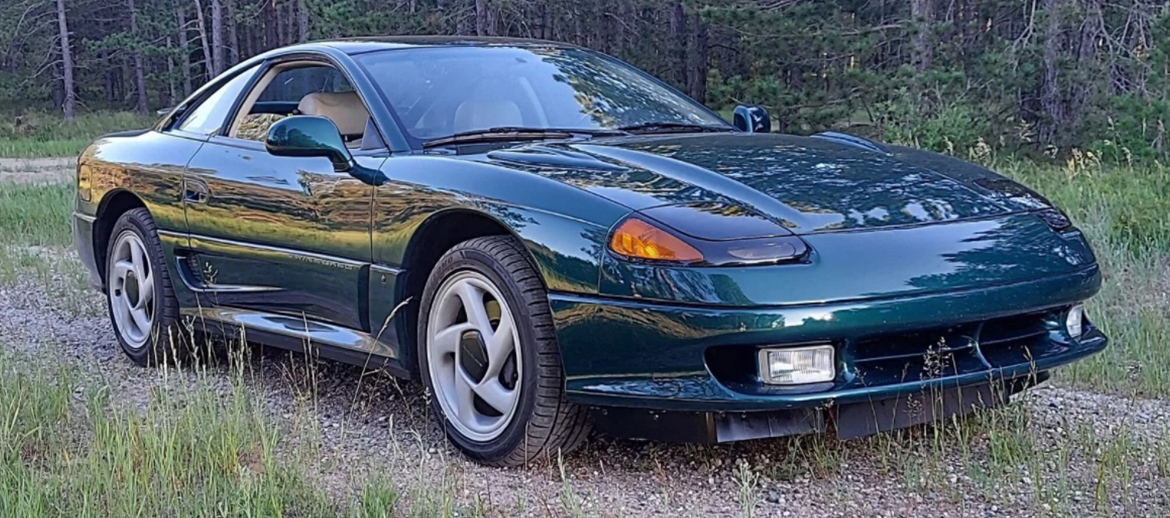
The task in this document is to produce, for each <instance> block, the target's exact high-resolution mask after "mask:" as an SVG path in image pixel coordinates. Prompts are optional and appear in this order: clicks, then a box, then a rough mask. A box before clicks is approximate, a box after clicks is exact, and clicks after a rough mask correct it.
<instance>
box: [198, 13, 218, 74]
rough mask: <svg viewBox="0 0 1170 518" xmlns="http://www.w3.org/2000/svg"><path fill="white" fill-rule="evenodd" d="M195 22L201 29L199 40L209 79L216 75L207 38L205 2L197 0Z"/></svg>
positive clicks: (204, 66)
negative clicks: (204, 20) (204, 13)
mask: <svg viewBox="0 0 1170 518" xmlns="http://www.w3.org/2000/svg"><path fill="white" fill-rule="evenodd" d="M195 23H196V25H198V27H196V28H197V29H199V42H200V43H202V44H203V68H204V70H207V79H208V80H210V79H211V78H212V77H215V71H214V70H213V69H212V65H211V45H210V44H209V41H208V39H207V24H205V23H203V3H202V2H200V1H199V0H195Z"/></svg>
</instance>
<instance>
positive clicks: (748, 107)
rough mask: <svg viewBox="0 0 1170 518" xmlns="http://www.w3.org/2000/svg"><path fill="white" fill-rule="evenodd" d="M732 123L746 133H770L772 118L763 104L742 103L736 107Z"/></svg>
mask: <svg viewBox="0 0 1170 518" xmlns="http://www.w3.org/2000/svg"><path fill="white" fill-rule="evenodd" d="M733 117H734V120H733V121H732V124H734V125H735V127H736V128H737V129H739V130H740V131H742V132H744V133H770V132H771V131H772V118H771V117H769V116H768V110H766V109H764V107H763V106H758V105H754V104H741V105H739V106H736V107H735V112H734V114H733Z"/></svg>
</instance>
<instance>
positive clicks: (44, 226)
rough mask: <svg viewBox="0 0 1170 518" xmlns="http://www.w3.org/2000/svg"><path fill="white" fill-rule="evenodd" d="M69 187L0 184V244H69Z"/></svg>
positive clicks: (70, 233)
mask: <svg viewBox="0 0 1170 518" xmlns="http://www.w3.org/2000/svg"><path fill="white" fill-rule="evenodd" d="M72 207H73V186H71V185H61V184H55V185H49V186H38V185H20V184H13V183H7V182H2V181H0V244H3V245H31V246H54V245H59V246H65V245H68V244H71V243H73V233H72V230H71V229H70V228H69V214H70V213H71V212H72Z"/></svg>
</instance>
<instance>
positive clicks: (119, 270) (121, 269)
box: [113, 261, 134, 279]
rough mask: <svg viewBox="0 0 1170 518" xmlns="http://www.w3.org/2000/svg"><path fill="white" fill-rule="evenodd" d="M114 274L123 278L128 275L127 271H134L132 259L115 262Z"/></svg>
mask: <svg viewBox="0 0 1170 518" xmlns="http://www.w3.org/2000/svg"><path fill="white" fill-rule="evenodd" d="M113 270H114V276H115V277H117V278H119V279H121V278H124V277H126V274H127V273H130V272H133V271H134V264H132V263H131V262H130V261H118V262H116V263H114V268H113Z"/></svg>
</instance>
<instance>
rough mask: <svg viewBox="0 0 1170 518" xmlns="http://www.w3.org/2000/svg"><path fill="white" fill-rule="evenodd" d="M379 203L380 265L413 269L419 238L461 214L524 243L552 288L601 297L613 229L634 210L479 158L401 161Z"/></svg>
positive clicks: (389, 173)
mask: <svg viewBox="0 0 1170 518" xmlns="http://www.w3.org/2000/svg"><path fill="white" fill-rule="evenodd" d="M382 172H383V174H385V175H386V177H387V178H388V181H387V182H386V183H385V184H384V185H381V186H379V187H378V188H377V193H376V195H375V200H374V215H375V216H374V236H373V247H374V250H373V252H374V262H375V263H377V264H385V265H389V266H393V267H405V266H406V265H407V262H408V254H409V253H410V248H411V247H412V246H414V244H415V239H416V237H417V236H419V235H429V234H426V233H423V234H420V232H421V231H424V230H425V229H426V228H427V226H428V225H429V224H430V223H432V222H434V221H435V220H437V219H439V218H442V217H443V216H444V215H448V214H451V213H454V212H462V213H466V214H474V215H478V216H481V217H483V218H487V219H490V220H491V221H494V222H495V223H496V224H497V225H498V226H500V227H503V228H505V229H507V230H508V232H510V233H511V234H512V235H514V236H516V237H517V238H518V239H520V241H522V242H523V243H524V245H525V247H527V249H528V251H529V252H530V253H531V256H532V259H533V261H534V262H535V263H536V267H537V269H538V270H539V271H540V273H541V275H542V277H543V278H544V282H545V285H546V286H547V287H548V289H550V290H552V291H562V292H571V293H586V294H595V293H597V289H598V277H599V272H600V260H601V255H602V250H603V246H604V243H605V238H606V234H607V233H608V231H609V229H610V227H611V226H612V225H613V224H614V223H615V222H617V221H618V220H619V219H621V218H622V217H624V216H625V215H626V214H628V213H629V209H628V208H626V207H624V206H621V205H619V204H616V203H614V202H611V201H609V200H606V199H604V198H602V197H600V196H597V195H595V194H592V193H589V192H586V191H584V190H581V189H578V188H576V187H572V186H569V185H566V184H563V183H561V182H558V181H556V180H552V179H550V178H547V177H544V176H541V175H536V174H532V173H528V172H524V171H520V170H515V169H510V168H506V167H500V166H496V165H492V164H487V163H483V162H477V161H474V160H464V159H451V158H444V157H433V156H408V157H394V158H391V159H389V160H387V161H386V164H384V165H383V169H382Z"/></svg>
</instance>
